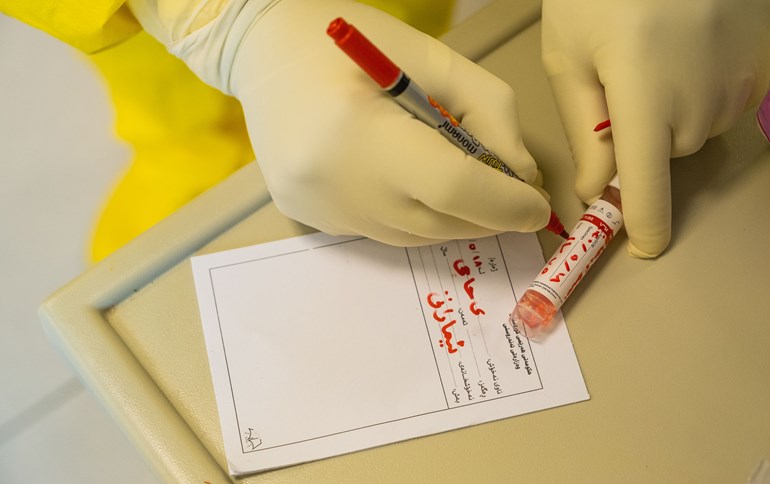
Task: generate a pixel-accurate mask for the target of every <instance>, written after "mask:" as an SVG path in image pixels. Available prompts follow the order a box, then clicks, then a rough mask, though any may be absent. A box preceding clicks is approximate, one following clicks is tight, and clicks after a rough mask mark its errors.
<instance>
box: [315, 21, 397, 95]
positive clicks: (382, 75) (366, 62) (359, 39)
mask: <svg viewBox="0 0 770 484" xmlns="http://www.w3.org/2000/svg"><path fill="white" fill-rule="evenodd" d="M326 33H327V34H329V36H330V37H331V38H332V39H334V43H335V44H337V45H338V46H339V48H340V49H342V50H343V51H344V52H345V53H346V54H347V55H348V56H350V58H351V59H353V60H354V61H355V63H356V64H358V65H359V66H360V67H361V69H363V70H364V71H366V73H367V74H369V75H370V76H371V77H372V79H374V80H375V81H376V82H377V84H379V85H380V87H381V88H383V89H388V88H391V87H393V84H395V83H396V81H397V80H398V76H399V75H400V74H401V69H399V68H398V66H396V65H395V64H394V63H393V62H392V61H391V60H390V59H388V58H387V57H386V56H385V54H383V53H382V52H380V49H378V48H377V47H375V46H374V44H372V43H371V42H369V39H367V38H366V37H364V36H363V34H362V33H361V32H359V31H358V29H356V28H355V27H353V26H352V25H350V24H349V23H347V22H345V20H344V19H342V18H341V17H340V18H336V19H334V20H332V23H330V24H329V27H328V28H327V29H326Z"/></svg>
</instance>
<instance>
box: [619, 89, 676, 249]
mask: <svg viewBox="0 0 770 484" xmlns="http://www.w3.org/2000/svg"><path fill="white" fill-rule="evenodd" d="M629 77H632V76H629ZM605 92H606V95H607V105H608V108H609V112H610V117H611V119H612V138H613V141H614V145H615V158H616V163H617V170H618V176H619V178H620V189H621V196H622V199H623V217H624V219H625V225H626V232H627V233H628V237H629V244H628V252H629V254H630V255H632V256H634V257H640V258H651V257H656V256H658V255H659V254H660V253H661V252H663V250H665V248H666V247H667V246H668V243H669V241H670V239H671V173H670V160H671V127H670V125H669V122H668V120H667V118H666V117H665V113H667V108H666V106H667V105H670V103H668V102H666V100H665V95H664V94H660V93H657V92H655V91H654V89H653V88H651V87H648V86H646V85H644V84H643V81H642V80H641V79H629V78H625V79H621V78H617V79H612V80H609V81H608V82H606V83H605Z"/></svg>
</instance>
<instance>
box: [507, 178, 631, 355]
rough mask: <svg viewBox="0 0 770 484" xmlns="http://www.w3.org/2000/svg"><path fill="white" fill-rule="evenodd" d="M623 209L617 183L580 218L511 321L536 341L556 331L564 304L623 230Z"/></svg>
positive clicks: (527, 293) (530, 288) (520, 303)
mask: <svg viewBox="0 0 770 484" xmlns="http://www.w3.org/2000/svg"><path fill="white" fill-rule="evenodd" d="M622 210H623V208H622V205H621V200H620V190H618V188H617V180H616V179H615V180H613V182H610V185H608V186H607V187H606V188H605V190H604V193H603V194H602V196H601V198H599V200H597V201H596V202H594V203H592V204H591V206H590V207H588V209H587V210H586V211H585V213H584V214H583V216H582V217H581V218H580V220H579V221H578V223H577V224H576V225H575V228H574V229H572V232H570V237H569V238H568V239H567V240H565V241H564V243H562V245H561V246H560V247H559V249H558V250H557V251H556V253H555V254H554V255H553V257H551V259H550V260H549V261H548V262H547V263H546V265H545V267H543V270H542V271H541V272H540V274H539V275H538V276H537V277H536V278H535V280H534V281H533V282H532V284H530V285H529V288H527V291H526V292H525V293H524V295H523V296H522V297H521V298H520V299H519V301H518V303H517V304H516V307H515V308H514V309H513V312H512V313H511V316H510V320H511V323H512V324H515V325H516V326H517V327H518V328H519V329H521V330H522V332H524V333H525V334H526V335H527V337H528V338H530V339H533V340H538V339H542V338H543V337H545V336H546V335H547V333H548V332H550V330H551V329H552V325H551V323H552V321H553V318H554V316H556V313H557V312H558V311H559V309H560V308H561V306H562V304H564V302H565V301H566V300H567V298H568V297H569V295H570V294H571V293H572V291H573V290H574V289H575V287H576V286H577V284H578V283H579V282H580V281H581V280H583V277H584V276H585V275H586V273H587V272H588V270H589V269H590V268H591V266H592V265H593V263H594V262H595V261H596V259H598V258H599V256H600V255H601V254H602V252H604V249H605V248H606V247H607V244H608V243H609V242H610V240H612V237H613V236H614V235H615V234H616V233H618V231H619V230H620V229H621V228H622V227H623V211H622Z"/></svg>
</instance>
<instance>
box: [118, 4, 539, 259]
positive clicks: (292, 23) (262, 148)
mask: <svg viewBox="0 0 770 484" xmlns="http://www.w3.org/2000/svg"><path fill="white" fill-rule="evenodd" d="M184 3H185V2H184V1H182V0H177V1H173V0H166V1H165V2H164V0H157V1H155V2H151V3H150V2H149V1H148V0H130V1H129V5H130V7H131V9H132V11H133V12H134V13H135V15H136V16H137V18H138V20H139V21H140V22H141V23H142V25H143V26H144V27H145V29H147V30H148V31H149V32H150V33H151V34H153V35H155V36H156V38H159V39H161V40H162V41H163V42H164V43H166V45H168V46H169V50H170V51H171V52H172V53H175V54H176V55H178V56H179V57H181V58H182V59H183V60H185V61H186V62H187V63H188V65H189V66H190V67H191V68H192V70H193V71H195V72H196V73H198V74H199V75H200V76H201V77H202V78H203V79H204V80H205V81H207V82H209V83H211V84H213V85H214V86H216V87H218V88H220V89H222V90H223V91H225V92H228V93H232V94H234V95H235V96H236V97H237V98H238V99H239V100H240V101H241V103H242V104H243V108H244V113H245V117H246V122H247V125H248V129H249V133H250V137H251V141H252V145H253V147H254V151H255V154H256V157H257V161H258V162H259V164H260V167H261V169H262V172H263V175H264V177H265V181H266V182H267V185H268V188H269V189H270V192H271V194H272V196H273V200H274V201H275V203H276V205H277V206H278V208H279V209H280V210H281V211H282V212H283V213H284V214H286V215H287V216H289V217H291V218H294V219H296V220H298V221H300V222H303V223H305V224H308V225H311V226H313V227H315V228H318V229H320V230H322V231H324V232H327V233H331V234H361V235H365V236H368V237H371V238H373V239H377V240H380V241H383V242H386V243H390V244H395V245H419V244H427V243H434V242H436V241H439V240H446V239H452V238H474V237H483V236H486V235H491V234H494V233H498V232H501V231H512V230H515V231H534V230H538V229H540V228H542V227H543V226H545V224H546V223H547V222H548V219H549V214H550V208H549V206H548V203H547V201H546V199H545V198H544V196H543V194H541V193H540V192H539V191H538V189H536V188H533V187H532V186H529V185H528V184H526V183H522V182H520V181H517V180H515V179H512V178H509V177H507V176H505V175H503V174H502V173H499V172H497V171H496V170H494V169H492V168H490V167H488V166H485V165H484V164H482V163H481V162H479V161H477V160H475V159H473V158H471V157H468V156H466V155H465V154H464V153H462V152H461V151H460V150H459V149H457V148H455V147H454V146H452V145H451V144H450V143H449V142H448V141H447V140H446V139H444V138H443V136H441V134H440V133H439V132H437V131H436V130H435V129H433V128H430V127H428V126H427V125H425V124H424V123H422V122H420V121H418V120H416V119H415V118H413V117H412V116H411V115H410V114H409V113H407V112H406V111H405V110H404V109H403V108H402V107H400V106H399V105H398V104H397V103H396V102H395V101H394V100H393V99H391V98H390V97H389V96H388V95H387V94H386V93H384V92H381V90H380V88H379V86H377V84H376V83H374V81H372V80H371V79H370V78H369V77H368V76H367V75H366V74H365V73H363V72H362V71H361V70H360V68H359V67H358V66H356V65H355V64H354V63H353V61H351V60H350V59H349V58H348V57H347V56H346V55H345V54H344V53H343V52H341V51H340V50H339V48H337V47H336V46H335V45H334V42H333V41H332V40H331V39H330V38H329V37H328V36H327V35H326V28H327V26H328V24H329V22H330V21H332V20H333V19H334V18H336V17H339V16H342V17H344V18H345V19H346V20H347V21H348V22H350V23H352V24H354V25H355V26H356V27H357V28H358V29H359V30H361V31H362V32H363V33H364V35H366V36H367V37H369V38H370V39H371V40H372V41H373V42H374V43H375V44H376V45H378V46H379V47H380V49H381V50H382V51H383V52H385V54H386V55H388V56H389V57H391V58H392V59H393V60H394V62H396V63H397V64H399V65H400V66H401V67H402V68H403V69H404V70H405V71H406V72H407V73H408V74H409V75H410V77H411V78H412V79H413V80H414V81H416V82H417V83H418V84H420V85H421V87H423V89H425V90H426V91H427V92H428V93H429V94H431V95H432V96H433V97H434V98H435V99H437V100H438V101H439V102H440V103H442V104H443V105H444V106H445V107H446V108H447V109H448V110H449V111H450V112H451V113H452V114H454V115H455V117H457V118H458V119H461V121H462V123H463V125H464V126H465V127H466V128H467V129H468V130H469V131H470V132H472V133H474V134H475V135H476V136H477V137H478V138H479V139H481V140H482V141H483V143H484V144H485V145H487V147H488V148H490V149H491V150H492V151H494V152H495V153H496V154H497V155H498V156H500V157H501V158H502V159H503V160H504V161H505V162H506V163H507V164H508V165H509V166H510V167H511V168H512V169H513V170H514V171H515V172H516V173H517V174H519V176H521V177H522V178H523V179H524V180H526V181H527V182H528V183H535V181H536V178H537V168H536V166H535V162H534V161H533V159H532V157H531V156H530V155H529V153H528V152H527V150H526V148H525V147H524V145H523V143H522V141H521V136H520V131H519V127H518V121H517V115H516V108H515V98H514V94H513V92H512V90H511V89H510V87H509V86H507V85H506V84H505V83H504V82H502V81H501V80H499V79H497V78H495V77H494V76H492V75H491V74H489V73H488V72H486V71H485V70H483V69H482V68H480V67H478V66H476V65H475V64H473V63H471V62H470V61H468V60H466V59H464V58H462V57H461V56H460V55H458V54H456V53H455V52H453V51H452V50H450V49H449V48H448V47H446V46H445V45H443V44H441V43H440V42H438V41H436V40H435V39H432V38H430V37H428V36H426V35H423V34H421V33H419V32H418V31H416V30H414V29H412V28H411V27H408V26H407V25H406V24H404V23H402V22H400V21H398V20H395V19H394V18H392V17H390V16H388V15H386V14H384V13H382V12H380V11H378V10H376V9H373V8H371V7H367V6H364V5H361V4H358V3H356V2H352V1H345V0H283V1H272V2H266V1H262V2H259V1H250V2H244V1H243V0H239V1H238V2H233V1H231V2H227V3H226V4H215V2H208V3H207V2H203V3H205V5H204V6H201V5H197V4H198V3H200V2H197V1H194V0H190V1H189V2H187V3H193V4H196V5H194V6H190V5H181V4H184ZM180 5H181V6H180ZM217 9H219V10H217Z"/></svg>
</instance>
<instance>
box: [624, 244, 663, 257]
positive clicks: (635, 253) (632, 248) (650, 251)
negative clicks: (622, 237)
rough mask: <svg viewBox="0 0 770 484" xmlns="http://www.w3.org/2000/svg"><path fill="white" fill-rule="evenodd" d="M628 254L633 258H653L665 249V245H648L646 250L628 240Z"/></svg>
mask: <svg viewBox="0 0 770 484" xmlns="http://www.w3.org/2000/svg"><path fill="white" fill-rule="evenodd" d="M627 249H628V255H630V256H631V257H633V258H635V259H655V258H656V257H658V256H659V255H660V254H661V253H663V251H664V250H666V245H663V246H662V247H660V248H658V247H651V248H650V247H648V248H647V249H646V250H645V249H641V248H639V247H637V246H636V245H635V244H634V243H633V242H631V241H629V242H628V247H627Z"/></svg>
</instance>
